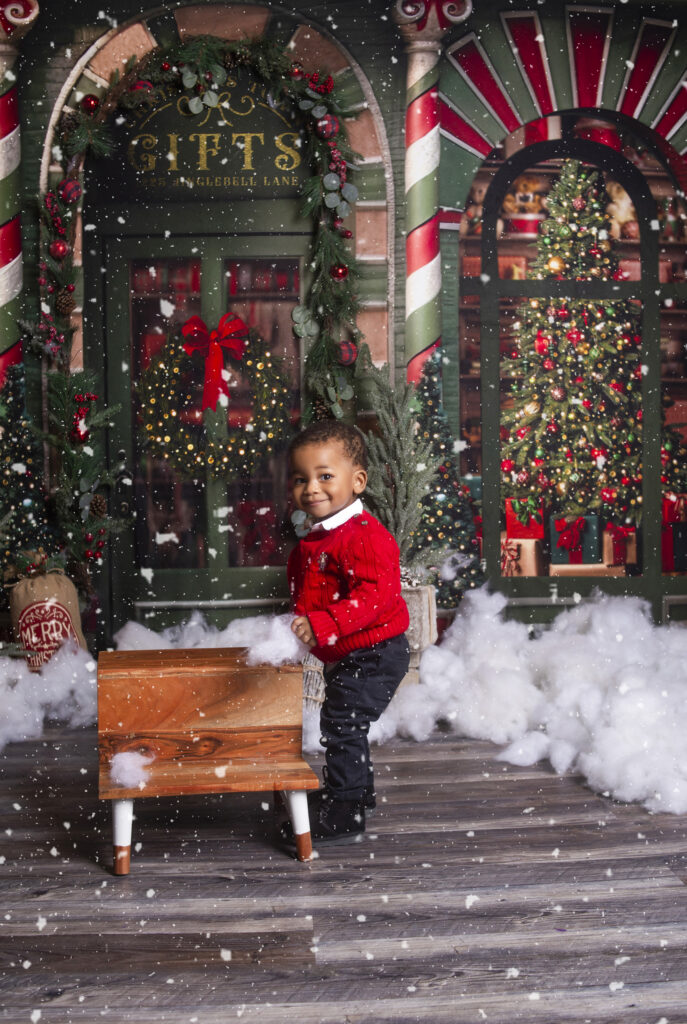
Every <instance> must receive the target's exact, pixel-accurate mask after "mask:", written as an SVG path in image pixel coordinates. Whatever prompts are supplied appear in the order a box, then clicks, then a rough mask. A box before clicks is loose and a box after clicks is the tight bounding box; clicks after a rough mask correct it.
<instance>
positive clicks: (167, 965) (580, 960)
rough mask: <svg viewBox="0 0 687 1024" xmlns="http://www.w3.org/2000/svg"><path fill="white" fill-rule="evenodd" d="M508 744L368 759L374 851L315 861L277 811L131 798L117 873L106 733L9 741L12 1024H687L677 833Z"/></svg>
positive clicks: (267, 803) (4, 877)
mask: <svg viewBox="0 0 687 1024" xmlns="http://www.w3.org/2000/svg"><path fill="white" fill-rule="evenodd" d="M497 749H498V748H496V747H493V746H492V745H491V744H488V743H480V742H476V741H472V740H464V739H460V738H456V737H454V736H452V735H450V734H446V733H441V732H437V733H435V734H434V735H433V736H432V738H431V739H430V740H429V741H427V742H425V743H420V744H418V743H414V742H412V741H400V740H397V741H394V742H393V743H390V744H387V745H385V746H383V747H381V748H373V756H374V760H375V767H376V774H377V780H378V785H377V789H378V800H379V805H378V810H377V812H376V813H375V815H374V816H373V817H371V818H370V819H369V820H368V825H367V831H366V833H365V835H364V837H363V838H362V840H361V841H360V842H357V843H354V844H352V845H347V846H340V847H330V848H326V847H323V848H322V849H321V850H320V851H319V857H317V858H316V859H315V860H313V861H312V862H310V863H308V864H305V865H304V864H299V863H297V862H296V861H295V860H291V859H290V858H288V857H286V856H285V855H284V853H283V851H281V850H280V849H278V847H277V845H276V839H275V820H276V819H275V814H274V811H273V808H272V801H271V800H270V799H269V798H267V797H266V796H265V794H260V793H254V794H252V793H248V794H246V793H243V794H232V793H228V794H222V795H217V794H214V795H206V796H203V795H196V796H189V797H184V798H183V799H177V798H160V799H154V800H142V801H138V802H137V803H136V815H137V821H136V823H135V826H134V839H135V841H136V839H137V837H138V838H140V840H141V845H140V848H139V849H138V850H137V851H136V852H135V857H136V870H135V872H134V873H132V874H131V875H128V876H125V877H122V878H114V877H113V876H112V875H111V873H110V859H111V850H110V839H111V836H110V816H109V813H108V811H109V807H108V805H107V803H106V802H104V801H100V800H99V799H98V790H97V775H98V758H97V736H96V732H95V730H93V729H90V730H83V731H81V730H80V731H71V732H64V733H63V732H59V731H53V732H50V733H49V734H48V735H47V736H46V737H45V738H44V739H42V740H34V741H27V742H24V743H15V744H12V745H10V746H9V747H7V748H6V750H5V752H4V755H3V757H2V759H0V812H1V813H2V821H3V833H2V844H1V845H2V849H1V851H0V853H1V855H2V861H1V863H0V892H1V910H2V912H1V913H0V962H1V964H2V969H1V972H0V973H1V978H2V981H1V986H2V987H1V989H0V1007H1V1009H0V1020H2V1021H11V1022H12V1024H20V1022H22V1024H23V1022H25V1021H35V1020H40V1024H46V1022H47V1024H72V1022H76V1021H84V1022H88V1024H95V1022H97V1021H101V1020H106V1021H110V1022H117V1024H119V1022H125V1021H126V1022H135V1024H162V1022H167V1024H170V1022H171V1024H182V1022H183V1024H191V1022H194V1024H195V1022H197V1024H227V1021H232V1020H237V1021H241V1022H243V1021H260V1024H284V1022H286V1024H290V1022H294V1024H301V1022H303V1024H373V1022H374V1024H377V1022H380V1021H381V1022H393V1024H411V1022H423V1024H425V1022H426V1024H436V1022H441V1024H443V1022H450V1024H468V1022H470V1024H472V1022H476V1024H479V1022H481V1021H487V1022H488V1024H514V1022H523V1024H585V1022H589V1024H659V1022H663V1024H686V1022H687V899H686V896H687V893H686V891H685V881H686V880H687V856H686V851H687V842H686V831H687V828H686V824H687V823H686V820H685V818H684V817H679V816H674V815H667V814H649V813H648V812H647V811H645V810H643V809H642V808H641V807H639V806H637V805H625V804H619V803H616V802H614V801H613V800H610V799H608V798H604V797H602V796H599V795H597V794H594V793H592V792H590V791H589V790H588V789H587V788H586V786H585V785H584V784H583V782H582V780H581V779H580V778H578V777H575V776H563V777H558V776H556V775H555V774H554V773H553V772H552V771H551V769H550V768H549V767H548V766H547V765H538V766H534V767H531V768H516V767H514V766H510V765H504V764H502V763H500V762H497V761H495V760H494V755H495V753H496V752H497ZM39 1011H40V1017H38V1016H36V1014H37V1013H38V1012H39Z"/></svg>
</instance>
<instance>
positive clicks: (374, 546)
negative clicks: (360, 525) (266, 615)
mask: <svg viewBox="0 0 687 1024" xmlns="http://www.w3.org/2000/svg"><path fill="white" fill-rule="evenodd" d="M341 565H342V569H343V571H344V573H346V574H348V575H349V578H350V584H349V588H348V594H347V596H346V597H345V598H342V599H341V600H340V601H333V602H332V603H331V604H330V605H329V606H328V607H327V608H324V609H322V610H320V611H311V612H308V621H309V622H310V625H311V627H312V631H313V633H314V634H315V637H316V639H317V644H318V646H319V647H327V646H328V645H330V644H333V643H336V641H337V640H338V639H339V637H345V636H351V635H352V634H354V633H358V632H360V630H362V629H367V628H368V627H369V626H371V625H372V624H373V623H374V622H376V621H377V620H378V618H379V614H380V611H382V610H383V609H384V608H388V607H391V606H392V605H393V603H394V601H395V599H396V598H397V596H398V594H399V575H400V570H399V564H398V547H397V545H396V541H395V540H394V539H393V537H392V536H391V534H388V535H387V536H384V534H376V535H375V536H374V540H372V539H371V538H370V537H369V536H368V535H366V534H362V533H361V534H358V535H357V536H356V537H355V538H354V539H353V541H352V542H351V545H350V547H349V548H348V550H347V551H346V552H345V554H344V557H343V558H342V560H341Z"/></svg>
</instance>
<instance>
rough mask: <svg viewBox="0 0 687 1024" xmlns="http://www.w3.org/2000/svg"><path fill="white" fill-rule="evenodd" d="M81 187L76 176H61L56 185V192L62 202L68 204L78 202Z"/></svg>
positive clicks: (81, 190)
mask: <svg viewBox="0 0 687 1024" xmlns="http://www.w3.org/2000/svg"><path fill="white" fill-rule="evenodd" d="M82 192H83V189H82V188H81V184H80V183H79V182H78V181H77V180H76V178H63V179H62V181H61V182H60V183H59V185H58V186H57V194H58V195H59V197H60V199H61V200H62V202H63V203H66V204H67V205H68V206H71V205H73V204H74V203H78V201H79V199H81V195H82Z"/></svg>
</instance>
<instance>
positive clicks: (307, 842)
mask: <svg viewBox="0 0 687 1024" xmlns="http://www.w3.org/2000/svg"><path fill="white" fill-rule="evenodd" d="M283 796H284V799H285V800H286V806H287V807H288V809H289V817H290V818H291V827H292V828H293V834H294V837H295V839H296V856H297V857H298V859H299V860H310V858H311V856H312V840H311V838H310V815H309V814H308V794H307V792H306V791H305V790H304V789H297V790H288V791H287V790H283Z"/></svg>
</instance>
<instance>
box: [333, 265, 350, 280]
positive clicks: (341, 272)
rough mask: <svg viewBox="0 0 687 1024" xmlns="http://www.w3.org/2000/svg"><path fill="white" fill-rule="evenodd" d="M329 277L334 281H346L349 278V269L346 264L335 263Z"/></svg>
mask: <svg viewBox="0 0 687 1024" xmlns="http://www.w3.org/2000/svg"><path fill="white" fill-rule="evenodd" d="M329 276H330V277H331V278H332V279H333V280H334V281H345V280H346V278H347V277H348V267H347V266H346V264H345V263H335V264H334V265H333V266H331V267H330V268H329Z"/></svg>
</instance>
